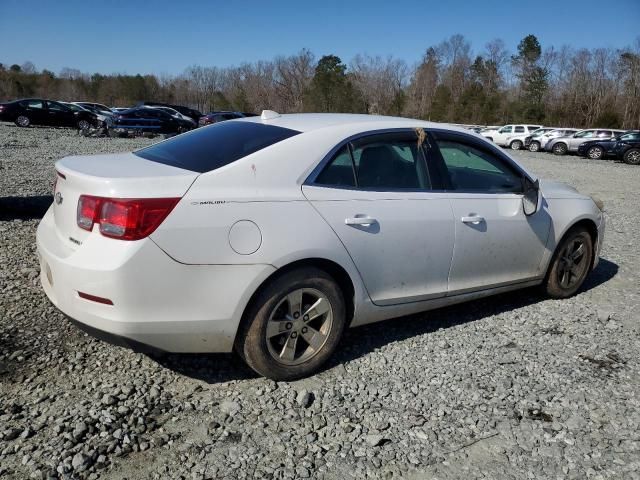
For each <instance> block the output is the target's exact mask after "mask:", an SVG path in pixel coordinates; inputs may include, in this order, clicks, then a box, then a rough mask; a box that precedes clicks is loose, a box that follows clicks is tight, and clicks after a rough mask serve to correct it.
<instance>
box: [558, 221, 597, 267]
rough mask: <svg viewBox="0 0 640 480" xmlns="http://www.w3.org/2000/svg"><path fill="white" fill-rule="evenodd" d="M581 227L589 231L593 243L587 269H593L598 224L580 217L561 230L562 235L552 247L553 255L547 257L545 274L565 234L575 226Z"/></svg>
mask: <svg viewBox="0 0 640 480" xmlns="http://www.w3.org/2000/svg"><path fill="white" fill-rule="evenodd" d="M581 227H582V228H584V229H585V230H587V232H588V233H589V236H590V237H591V242H592V243H593V255H592V256H591V261H590V265H589V270H592V269H593V265H594V262H595V258H596V255H597V248H596V247H597V245H598V226H597V225H596V222H595V221H594V220H593V219H591V218H580V219H578V220H576V221H575V222H573V223H571V224H570V225H569V226H568V227H567V228H566V229H565V231H564V232H562V235H561V236H560V238H559V240H558V241H557V243H556V245H555V249H554V252H553V255H552V256H551V258H550V259H549V264H548V265H547V273H546V275H548V274H549V270H550V268H551V265H552V260H553V257H554V255H555V254H556V250H557V249H558V247H559V245H560V244H561V243H562V242H563V240H564V239H565V237H566V236H567V235H569V234H570V233H571V232H572V231H573V230H575V229H576V228H581Z"/></svg>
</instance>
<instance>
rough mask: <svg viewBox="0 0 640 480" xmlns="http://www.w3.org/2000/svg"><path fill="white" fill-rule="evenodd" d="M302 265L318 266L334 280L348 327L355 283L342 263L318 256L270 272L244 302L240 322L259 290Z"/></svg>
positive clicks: (351, 315) (353, 305)
mask: <svg viewBox="0 0 640 480" xmlns="http://www.w3.org/2000/svg"><path fill="white" fill-rule="evenodd" d="M303 267H315V268H318V269H319V270H322V271H324V272H326V273H327V274H328V275H330V276H331V277H332V278H333V279H334V280H335V281H336V283H337V284H338V287H339V288H340V290H341V291H342V294H343V295H344V300H345V306H346V310H347V327H349V326H350V325H351V323H352V322H353V319H354V318H355V283H354V281H353V279H352V278H351V275H349V273H348V272H347V270H346V269H345V268H344V267H343V266H342V265H340V264H339V263H337V262H335V261H333V260H329V259H326V258H320V257H309V258H302V259H299V260H294V261H291V262H289V263H287V264H286V265H283V266H282V267H279V268H278V269H277V270H275V271H274V272H273V273H271V274H270V275H269V276H268V277H267V278H265V279H264V280H263V281H262V282H261V283H260V285H258V287H257V288H256V289H255V291H254V292H253V294H252V295H251V297H249V301H248V302H247V303H246V305H245V307H244V309H243V311H242V316H241V319H240V323H241V324H243V323H244V322H246V321H247V318H246V315H247V312H248V311H249V309H250V308H251V306H252V305H253V303H254V302H255V300H256V297H257V296H258V295H259V294H260V292H262V290H264V288H266V286H267V285H268V284H269V283H271V282H273V281H274V280H275V279H276V278H278V277H280V276H282V275H284V274H286V273H288V272H290V271H292V270H295V269H297V268H303ZM238 330H239V329H238ZM236 335H237V333H236Z"/></svg>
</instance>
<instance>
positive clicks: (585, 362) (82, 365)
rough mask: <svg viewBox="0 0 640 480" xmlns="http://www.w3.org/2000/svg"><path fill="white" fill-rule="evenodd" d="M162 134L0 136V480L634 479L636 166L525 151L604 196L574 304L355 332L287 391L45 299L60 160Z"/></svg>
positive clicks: (422, 318)
mask: <svg viewBox="0 0 640 480" xmlns="http://www.w3.org/2000/svg"><path fill="white" fill-rule="evenodd" d="M153 141H155V140H149V139H137V140H128V139H97V138H83V137H79V136H78V135H76V134H75V132H73V131H70V130H62V129H45V128H31V129H18V128H17V127H14V126H13V125H9V124H0V175H1V178H0V182H1V183H0V293H1V295H0V477H6V478H17V479H25V478H105V479H111V478H113V479H121V478H128V479H142V478H154V479H155V478H157V479H160V478H162V479H165V478H171V479H177V478H186V479H208V478H211V479H213V478H216V479H217V478H229V479H242V478H278V479H280V478H342V479H351V478H368V477H369V478H400V477H402V478H437V479H449V478H461V477H464V478H467V479H470V478H492V479H495V478H513V479H523V478H543V479H551V478H553V479H555V478H575V479H583V478H594V479H597V478H625V479H628V478H631V479H640V375H639V374H640V368H639V363H638V359H639V358H640V341H639V339H638V330H639V329H638V321H639V320H640V314H639V313H638V307H639V303H640V293H639V288H638V282H639V274H638V271H639V269H640V258H639V256H638V248H637V243H636V240H637V239H638V238H639V235H640V210H639V209H638V206H639V205H640V193H639V189H638V187H639V185H640V182H639V180H640V168H639V167H631V166H627V165H624V164H621V163H615V162H609V161H600V162H599V161H588V160H584V159H579V158H576V157H554V156H552V155H549V154H544V153H538V154H532V153H529V152H516V153H515V156H516V157H517V158H518V159H519V160H521V161H522V162H523V163H524V164H525V165H526V166H527V167H529V168H531V169H532V170H533V171H534V172H536V173H537V174H539V175H540V176H541V177H543V178H554V179H558V180H561V181H566V182H568V183H570V184H572V185H574V186H576V187H577V188H578V189H579V190H581V191H582V192H585V193H589V194H594V195H596V196H599V197H600V198H601V199H602V200H604V202H605V205H606V210H607V217H608V222H609V223H608V231H607V236H606V242H605V245H604V250H603V254H602V260H601V263H600V266H599V267H598V269H597V270H596V271H595V272H594V273H593V274H592V275H591V276H590V278H589V279H588V281H587V283H586V284H585V287H584V288H583V290H582V291H581V293H580V294H579V295H577V296H576V297H574V298H571V299H569V300H562V301H553V300H547V299H545V298H542V297H541V296H539V295H538V293H537V292H536V291H535V290H526V291H521V292H517V293H511V294H508V295H503V296H498V297H494V298H489V299H485V300H481V301H477V302H473V303H469V304H466V305H461V306H457V307H453V308H447V309H443V310H439V311H436V312H431V313H429V314H421V315H415V316H412V317H407V318H401V319H397V320H392V321H388V322H385V323H381V324H376V325H372V326H368V327H362V328H359V329H354V330H351V331H349V332H348V333H347V335H346V338H345V339H344V342H343V343H342V346H341V349H340V351H339V353H338V355H337V356H336V358H335V360H334V361H333V362H332V363H331V364H330V365H329V367H328V368H327V369H326V370H325V371H323V372H322V373H320V374H318V375H316V376H314V377H312V378H308V379H305V380H301V381H297V382H291V383H284V382H283V383H276V382H273V381H270V380H265V379H263V378H257V377H256V376H255V375H253V374H252V373H251V372H250V371H249V370H248V369H247V368H246V367H244V366H243V364H242V363H241V361H239V360H238V359H237V358H236V357H234V356H232V355H169V356H165V357H157V356H148V355H144V354H140V353H134V352H132V351H130V350H127V349H123V348H119V347H115V346H111V345H109V344H107V343H104V342H101V341H99V340H96V339H93V338H92V337H89V336H87V335H85V334H84V333H82V332H81V331H79V330H78V329H77V328H75V327H74V326H73V325H71V324H70V323H69V322H68V321H67V320H66V319H65V317H64V316H63V315H62V314H60V313H59V312H58V311H56V309H55V308H54V307H53V306H51V305H50V304H49V302H48V301H47V299H46V297H45V295H44V293H43V292H42V290H41V289H40V287H39V284H38V263H37V258H36V251H35V242H34V236H35V229H36V226H37V223H38V218H39V216H41V215H42V209H43V208H46V206H47V205H48V203H49V202H50V201H51V198H50V197H49V195H50V192H51V183H52V179H53V174H52V173H53V170H52V167H53V163H54V161H55V160H57V159H58V158H60V157H62V156H64V155H68V154H78V153H101V152H115V151H127V150H131V149H133V148H136V147H139V146H142V145H146V144H149V143H151V142H153ZM18 197H20V198H18Z"/></svg>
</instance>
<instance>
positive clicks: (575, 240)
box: [544, 227, 593, 298]
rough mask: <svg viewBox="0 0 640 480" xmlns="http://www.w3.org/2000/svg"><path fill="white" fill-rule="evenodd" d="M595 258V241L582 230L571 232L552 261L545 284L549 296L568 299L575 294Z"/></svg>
mask: <svg viewBox="0 0 640 480" xmlns="http://www.w3.org/2000/svg"><path fill="white" fill-rule="evenodd" d="M592 257H593V241H592V240H591V235H589V232H588V231H587V230H586V229H584V228H582V227H578V228H574V229H572V230H570V231H569V232H568V233H567V234H566V235H565V237H564V238H563V239H562V241H561V242H560V245H558V248H557V249H556V252H555V253H554V254H553V258H552V259H551V265H550V266H549V272H548V273H547V279H546V282H545V284H544V288H545V291H546V293H547V295H549V296H550V297H552V298H567V297H570V296H572V295H573V294H575V293H576V292H577V291H578V289H579V288H580V287H581V286H582V284H583V283H584V280H585V278H587V274H588V273H589V268H590V267H591V260H592Z"/></svg>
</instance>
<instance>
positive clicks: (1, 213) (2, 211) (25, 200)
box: [0, 195, 53, 221]
mask: <svg viewBox="0 0 640 480" xmlns="http://www.w3.org/2000/svg"><path fill="white" fill-rule="evenodd" d="M51 203H53V196H51V195H34V196H29V197H19V196H15V197H0V220H5V221H6V220H33V219H40V218H42V217H43V216H44V214H45V213H47V209H48V208H49V206H50V205H51Z"/></svg>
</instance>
